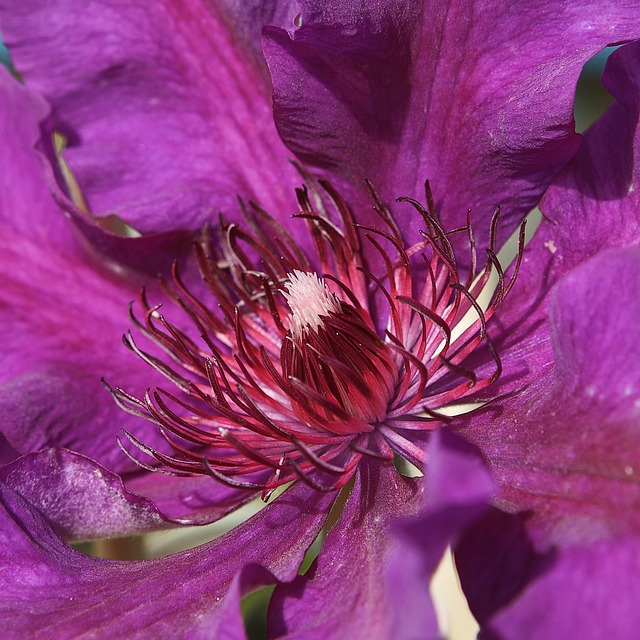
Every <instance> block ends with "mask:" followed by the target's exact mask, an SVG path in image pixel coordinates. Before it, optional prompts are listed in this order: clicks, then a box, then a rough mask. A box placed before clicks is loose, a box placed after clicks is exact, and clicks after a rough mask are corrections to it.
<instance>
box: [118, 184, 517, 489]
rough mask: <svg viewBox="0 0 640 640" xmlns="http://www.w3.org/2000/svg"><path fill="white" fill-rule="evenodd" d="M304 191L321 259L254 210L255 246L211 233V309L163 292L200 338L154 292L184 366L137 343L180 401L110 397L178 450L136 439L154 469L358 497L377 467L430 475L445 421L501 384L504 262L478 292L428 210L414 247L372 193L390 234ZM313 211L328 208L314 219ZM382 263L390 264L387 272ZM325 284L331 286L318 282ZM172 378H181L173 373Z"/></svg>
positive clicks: (204, 250)
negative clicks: (378, 463)
mask: <svg viewBox="0 0 640 640" xmlns="http://www.w3.org/2000/svg"><path fill="white" fill-rule="evenodd" d="M321 186H322V187H323V189H324V196H323V197H321V192H320V191H319V190H316V188H315V186H314V185H312V189H311V191H310V192H309V191H307V190H306V189H305V190H299V192H298V200H299V204H300V212H299V213H298V214H297V215H296V216H294V217H295V218H298V219H300V222H299V224H300V225H304V224H305V223H306V228H307V232H308V234H309V238H310V240H311V242H312V244H313V246H314V248H315V251H314V255H313V256H311V257H310V256H308V255H306V254H305V253H304V252H303V251H302V250H300V248H299V246H298V243H297V242H296V241H295V240H294V238H293V237H292V236H290V234H289V233H288V232H287V231H286V230H285V229H284V228H283V227H281V226H280V225H279V224H278V223H277V222H276V221H275V220H274V219H273V218H271V217H270V216H268V214H266V212H264V211H263V210H261V209H260V208H259V207H257V206H256V205H252V207H251V209H246V208H245V211H244V213H245V217H246V218H247V220H248V222H249V225H250V227H251V231H252V232H251V233H248V232H245V231H244V230H242V229H241V228H240V227H239V226H237V225H235V224H225V223H224V222H221V223H220V226H219V228H218V230H217V233H218V238H217V239H216V242H213V243H212V242H211V241H210V239H209V230H208V229H205V230H204V231H203V234H202V237H201V239H200V241H199V243H198V244H197V245H196V258H197V260H198V265H199V268H200V272H201V274H202V279H203V282H204V283H205V285H206V288H207V289H208V290H209V293H210V296H207V297H208V298H209V299H208V300H205V299H202V298H201V296H196V295H195V294H193V293H192V292H191V290H190V289H189V288H187V287H186V286H185V284H184V283H183V281H182V279H181V276H180V274H179V272H178V269H177V267H174V271H173V281H172V282H165V281H162V283H161V284H162V287H163V290H164V292H165V295H166V297H167V298H168V299H169V300H170V301H172V302H173V303H174V304H175V305H176V306H177V307H178V308H179V309H180V310H181V312H182V314H183V315H184V317H185V319H186V320H187V322H186V323H184V324H183V323H181V324H180V325H178V324H175V323H173V322H169V320H167V319H166V318H165V317H164V315H163V314H161V313H160V307H159V306H151V305H150V304H149V303H148V301H147V297H146V294H145V293H144V292H142V295H141V302H142V306H143V308H144V310H145V316H144V321H139V320H138V319H137V318H136V317H135V316H134V315H133V313H132V314H131V318H132V320H133V321H134V323H135V324H136V325H137V327H138V329H139V330H140V331H141V332H142V333H143V334H144V335H146V337H147V338H149V339H150V340H151V341H152V342H153V343H155V344H156V345H157V346H159V347H160V348H161V349H162V350H164V352H166V353H167V354H168V356H169V358H168V359H165V358H162V357H159V356H157V355H154V354H152V353H149V352H147V351H144V350H142V349H141V348H140V347H138V345H137V344H136V342H134V339H133V337H132V335H131V333H129V334H128V335H127V336H125V343H126V344H127V345H128V346H129V348H130V349H131V350H132V351H134V352H135V353H136V354H137V355H138V356H139V357H141V358H142V359H144V360H145V361H146V362H147V363H149V364H150V365H151V366H153V367H154V368H155V369H157V370H158V371H160V372H161V373H162V374H163V375H164V376H165V377H166V378H168V379H169V380H170V381H171V382H172V383H173V384H174V385H175V386H176V387H177V388H178V392H177V393H171V392H169V391H166V390H164V389H161V388H158V389H154V390H151V391H147V393H146V394H145V395H144V397H143V398H137V397H135V396H134V395H131V394H129V393H127V392H126V391H124V390H122V389H120V388H111V387H109V388H110V390H111V392H112V394H113V396H114V398H115V399H116V401H117V402H118V403H119V404H120V405H121V406H122V407H123V408H124V409H126V410H127V411H130V412H132V413H134V414H136V415H139V416H141V417H144V418H146V419H147V420H149V421H151V422H153V423H155V424H156V425H157V426H158V428H159V430H160V433H161V434H162V436H163V438H164V441H165V442H166V447H165V448H164V449H162V448H161V447H150V446H147V445H145V444H144V443H143V442H141V441H140V440H139V439H138V438H136V436H134V435H133V434H130V433H127V434H126V436H127V438H128V439H129V440H130V442H131V443H133V444H134V445H135V446H136V447H137V448H138V449H139V450H141V451H142V452H143V453H145V454H147V455H148V456H150V457H151V459H152V463H151V464H147V463H144V462H142V461H140V460H138V459H136V458H134V457H133V456H132V454H131V453H129V452H128V450H127V449H126V448H125V447H124V446H123V445H122V444H121V446H122V448H123V450H124V451H125V453H126V454H127V455H129V456H130V457H131V458H132V459H134V460H135V462H136V463H137V464H139V465H141V466H143V467H145V468H147V469H151V470H160V471H164V472H165V473H172V474H174V475H178V476H191V475H209V476H212V477H214V478H216V479H217V480H219V481H221V482H224V483H226V484H228V485H231V486H233V487H244V488H247V489H254V490H255V489H260V490H262V492H263V497H265V498H266V497H267V496H268V495H269V494H270V493H271V492H272V491H273V489H275V488H276V487H277V486H279V485H282V484H284V483H287V482H290V481H292V480H295V479H300V480H302V481H304V482H306V483H307V484H309V485H311V486H312V487H314V488H316V489H319V490H326V491H333V490H337V489H339V488H340V487H342V486H344V485H345V484H346V483H347V482H348V480H349V478H350V477H351V476H352V474H353V472H354V471H355V469H356V468H357V465H358V463H359V461H360V460H361V459H362V457H363V456H372V457H376V458H379V459H382V460H387V461H388V462H389V463H391V462H392V461H393V459H394V454H398V455H400V456H402V457H404V458H406V459H408V460H409V461H410V462H412V463H414V464H416V465H421V464H422V463H423V462H424V454H423V451H424V444H425V439H426V438H427V437H428V433H429V431H430V430H431V429H433V428H434V427H436V426H438V425H439V424H441V423H442V421H444V420H446V417H444V416H443V415H442V413H441V411H442V409H443V408H445V407H449V406H451V405H455V404H457V403H461V402H468V401H470V400H473V397H474V395H475V394H477V393H478V392H479V391H481V390H483V389H485V388H486V387H487V386H488V385H490V384H491V383H492V382H493V381H494V380H495V379H496V378H497V377H498V376H499V375H500V371H501V366H500V360H499V358H498V356H497V354H496V353H495V350H494V349H493V347H492V346H491V342H490V341H489V338H488V336H487V331H486V325H487V321H488V320H489V319H490V317H491V316H492V315H493V313H494V312H495V309H496V308H497V307H498V306H499V305H500V303H501V302H502V300H503V299H504V296H505V295H506V294H507V293H508V291H509V289H510V288H511V286H512V284H513V282H514V280H515V276H516V274H517V271H518V268H519V265H520V260H521V257H522V251H523V244H524V226H523V227H522V228H521V230H520V243H519V251H518V259H517V261H516V265H515V268H514V272H513V274H512V277H511V279H510V281H509V283H508V284H506V283H505V276H504V273H503V271H502V267H501V266H500V263H499V262H498V260H497V258H496V256H495V252H494V250H495V247H494V244H495V240H494V239H495V221H496V219H497V218H496V217H494V222H493V223H492V234H491V238H492V239H491V246H490V248H489V249H488V251H487V253H488V256H489V258H488V261H487V263H486V266H485V267H484V269H483V270H482V271H480V272H479V273H477V274H476V272H475V265H476V259H475V246H474V241H473V234H472V232H471V227H470V224H469V223H468V224H467V226H465V227H464V228H463V229H458V230H456V231H455V233H460V232H466V234H467V237H468V240H469V244H470V246H471V258H470V260H469V263H470V265H471V266H470V269H469V272H468V274H467V278H466V279H465V280H464V281H463V280H462V279H461V278H460V276H459V274H458V270H457V266H456V259H455V255H454V251H453V247H452V244H451V242H450V239H449V235H450V234H447V233H445V231H444V230H443V229H442V227H441V226H440V225H439V223H438V221H437V220H436V218H435V216H434V214H433V203H432V199H431V197H430V193H429V192H427V201H428V204H427V207H424V206H423V205H421V204H420V203H418V202H416V201H413V200H409V199H400V200H401V201H405V202H409V203H410V204H411V205H412V206H413V207H414V208H415V209H416V211H417V212H418V214H419V216H420V217H421V219H422V221H423V223H424V229H423V231H421V232H420V239H419V241H418V242H417V243H415V244H413V245H410V246H406V245H405V244H404V241H403V239H402V237H401V235H400V232H399V230H398V228H397V227H396V225H395V222H394V220H393V217H392V215H391V213H390V211H389V210H388V209H387V208H386V207H385V206H384V205H383V204H382V203H381V201H380V199H379V198H378V196H377V194H376V193H375V192H374V191H373V189H372V188H371V189H370V191H371V196H372V199H373V203H374V205H375V210H376V211H377V213H378V216H379V218H380V221H381V226H380V227H377V226H363V225H358V224H356V223H355V222H354V220H353V218H352V215H351V212H350V210H349V208H348V207H347V205H346V203H345V202H344V201H343V200H342V198H341V197H340V196H339V194H338V193H337V192H336V191H335V190H334V189H333V188H332V187H331V185H329V184H328V183H321ZM312 202H313V205H312ZM363 240H366V242H367V250H368V257H369V262H371V261H372V259H374V258H375V256H376V255H377V257H378V258H379V260H380V262H381V264H382V272H381V273H380V274H378V275H375V274H374V273H373V272H372V271H371V270H370V269H369V267H368V266H367V262H366V261H365V258H364V251H363V244H362V243H363ZM318 274H322V275H321V276H319V275H318ZM483 343H484V344H485V346H486V347H487V349H486V353H487V354H489V357H490V358H493V360H494V362H495V366H494V370H493V372H492V373H489V374H487V375H486V376H485V377H482V378H478V377H477V376H476V374H475V373H474V372H473V371H471V370H470V369H469V368H468V367H466V366H465V362H466V361H467V359H468V358H469V356H470V355H471V354H472V353H474V352H475V351H476V350H477V349H478V348H479V347H480V346H481V345H482V344H483ZM170 363H171V364H170Z"/></svg>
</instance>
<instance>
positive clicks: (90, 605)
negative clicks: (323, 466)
mask: <svg viewBox="0 0 640 640" xmlns="http://www.w3.org/2000/svg"><path fill="white" fill-rule="evenodd" d="M2 496H3V503H4V506H5V508H6V509H7V511H4V510H3V511H2V514H0V517H1V518H2V523H1V526H0V538H1V542H2V544H1V545H0V564H1V566H2V567H3V571H2V573H1V575H0V581H1V588H0V611H2V617H3V619H4V620H5V627H4V629H3V631H4V633H5V634H6V637H9V638H22V637H27V636H28V637H37V636H38V634H43V635H44V634H46V635H47V637H49V638H63V637H66V638H68V637H78V636H81V635H83V634H85V635H87V636H89V635H94V636H100V637H119V638H124V637H126V638H158V637H172V638H187V637H189V638H191V637H196V638H198V637H199V638H204V637H213V636H212V635H211V633H212V629H215V628H216V626H217V620H216V618H217V612H218V607H219V604H220V603H221V601H222V599H223V597H224V595H225V593H226V591H227V589H228V588H229V585H230V584H231V582H232V580H233V578H234V576H236V575H237V574H238V572H240V571H241V569H242V568H243V567H248V568H247V569H245V570H244V571H243V573H242V575H241V576H240V580H241V592H242V589H250V588H255V587H256V586H259V585H260V584H265V582H266V581H267V578H268V574H267V573H266V572H265V570H264V569H266V570H268V571H269V572H270V573H271V574H272V575H273V579H274V580H291V579H292V578H293V577H294V576H295V575H296V573H297V570H298V566H299V564H300V562H301V561H302V558H303V556H304V553H305V552H306V549H307V547H308V546H309V545H310V544H311V543H312V542H313V540H314V538H315V537H316V535H317V533H318V531H319V529H320V527H321V526H322V524H323V523H324V520H325V518H326V514H327V512H328V509H329V508H330V506H331V502H332V500H333V497H334V496H333V495H330V496H327V495H324V494H323V495H320V494H318V493H317V492H315V491H313V490H310V489H309V488H307V487H305V486H304V485H298V486H295V487H293V488H291V489H289V490H288V491H287V492H286V493H285V494H284V495H282V496H280V497H279V498H278V499H277V500H276V501H275V502H274V503H273V504H272V505H270V506H268V507H267V508H265V509H264V510H263V511H261V512H260V513H259V514H257V515H256V516H254V517H253V518H252V519H251V520H249V521H247V522H246V523H244V524H242V525H240V526H239V527H238V528H236V529H235V530H233V531H232V532H230V533H229V534H227V535H225V536H223V537H222V538H219V539H218V540H215V541H213V542H211V543H208V544H205V545H203V546H201V547H198V548H196V549H192V550H189V551H186V552H184V553H180V554H177V555H174V556H169V557H166V558H159V559H157V560H150V561H146V562H115V561H110V560H101V559H96V558H90V557H87V556H84V555H82V554H81V553H79V552H77V551H74V550H73V549H71V548H70V547H68V546H66V545H65V544H64V543H63V542H62V541H61V540H60V538H58V536H57V535H56V534H55V533H54V532H53V530H52V529H51V527H50V526H49V525H48V524H47V522H46V521H45V520H43V519H42V516H41V515H40V514H39V512H38V511H37V510H36V509H34V508H33V507H32V506H30V505H29V504H28V503H27V502H25V501H24V500H23V499H22V498H20V496H18V495H17V494H15V493H13V492H12V491H11V490H10V489H7V488H5V487H2ZM255 564H259V565H262V566H263V567H264V569H260V568H258V567H254V566H251V565H255ZM234 595H237V592H236V594H233V593H232V594H231V601H230V602H227V603H226V606H225V605H223V606H222V608H221V614H222V615H223V620H225V621H226V622H229V621H232V622H233V624H235V625H236V628H235V629H229V630H228V631H233V632H234V634H231V633H230V637H236V638H237V637H242V635H241V629H238V628H237V625H238V624H239V622H238V618H237V617H234V616H233V615H230V610H231V611H232V610H233V607H234V605H235V602H234V601H233V599H234ZM236 602H237V598H236ZM207 631H208V632H209V634H207Z"/></svg>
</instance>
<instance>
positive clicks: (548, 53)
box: [264, 0, 638, 229]
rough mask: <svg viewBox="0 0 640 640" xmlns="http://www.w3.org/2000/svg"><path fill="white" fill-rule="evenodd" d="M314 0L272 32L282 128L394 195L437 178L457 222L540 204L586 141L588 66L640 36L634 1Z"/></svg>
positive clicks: (315, 159)
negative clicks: (579, 123) (582, 136)
mask: <svg viewBox="0 0 640 640" xmlns="http://www.w3.org/2000/svg"><path fill="white" fill-rule="evenodd" d="M301 5H302V26H301V27H299V28H298V29H297V30H295V31H293V32H285V31H284V30H282V29H276V28H269V29H267V30H266V32H265V33H266V35H265V45H264V47H265V55H266V57H267V61H268V64H269V67H270V69H271V73H272V76H273V84H274V104H275V115H276V121H277V123H278V128H279V131H280V133H281V135H282V137H283V139H284V140H285V142H286V143H287V144H288V146H289V147H290V148H291V149H292V150H293V151H294V152H295V153H296V154H297V155H298V156H299V157H301V158H302V159H303V160H304V161H305V162H307V163H309V164H312V165H316V166H320V167H324V168H328V169H330V170H333V171H334V172H337V173H339V174H340V175H344V176H347V177H349V178H351V180H352V181H354V182H356V183H359V182H360V181H361V180H362V178H363V177H365V176H366V177H369V178H371V179H372V180H373V182H374V184H376V185H377V186H378V188H379V190H380V191H381V193H382V194H383V196H384V197H385V198H388V199H391V198H392V197H394V196H398V195H409V196H413V197H420V196H421V195H422V185H423V183H424V180H425V179H426V178H428V179H429V180H430V181H431V185H432V187H433V190H434V194H435V197H436V202H437V204H438V208H439V211H440V213H441V215H442V217H443V219H444V221H445V223H446V226H453V225H455V224H456V222H458V223H461V222H463V221H464V216H465V215H466V212H467V209H468V208H471V209H472V210H473V213H474V215H475V216H476V220H477V219H478V217H480V219H482V220H486V219H487V218H488V216H489V215H490V214H491V212H492V211H493V209H494V208H495V207H496V205H497V204H500V205H502V207H503V211H504V212H505V218H506V221H513V220H519V219H521V218H522V217H523V216H524V214H526V213H527V212H528V211H529V210H530V209H531V208H532V207H533V205H535V203H536V202H537V200H538V199H539V197H540V195H541V194H542V192H543V190H544V188H545V187H546V186H547V185H548V184H549V181H550V179H551V178H552V177H553V176H554V174H555V173H557V171H558V170H559V169H561V168H562V166H563V165H564V164H565V163H566V162H567V160H569V159H570V158H571V156H572V155H573V154H574V153H575V151H576V149H577V146H578V144H579V136H578V135H577V134H575V132H574V123H573V99H574V93H575V85H576V81H577V79H578V76H579V74H580V71H581V68H582V66H583V64H584V63H585V62H586V61H587V60H588V59H589V58H590V57H591V56H592V55H594V54H595V53H596V52H598V51H599V50H600V49H602V48H603V47H604V46H605V45H607V44H609V43H612V42H620V41H622V40H624V39H632V38H635V37H636V36H637V33H638V32H637V10H636V9H637V8H636V7H635V5H633V3H631V4H626V5H620V3H619V2H614V1H613V0H605V1H601V2H596V3H593V2H590V3H585V2H582V3H555V4H554V5H553V8H552V9H551V10H550V8H549V3H548V2H542V1H538V2H534V3H531V2H528V3H515V4H514V3H513V2H507V1H506V0H505V1H504V2H501V3H499V4H496V3H495V2H475V3H473V5H472V6H470V5H469V4H468V3H460V2H445V3H425V4H424V6H423V4H422V3H420V2H410V3H406V2H399V1H394V2H386V3H373V4H372V3H365V4H363V3H360V2H337V1H330V2H327V1H326V0H322V2H319V1H317V0H307V1H305V2H301ZM497 34H499V36H497ZM404 215H405V217H403V218H401V226H402V227H403V228H405V229H408V228H411V227H410V224H409V220H410V219H409V218H407V217H406V215H408V214H404Z"/></svg>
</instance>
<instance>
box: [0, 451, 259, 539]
mask: <svg viewBox="0 0 640 640" xmlns="http://www.w3.org/2000/svg"><path fill="white" fill-rule="evenodd" d="M0 479H2V481H3V482H5V483H6V484H7V486H9V487H10V488H11V489H13V490H14V491H16V492H17V493H19V494H20V495H21V496H22V497H23V498H25V499H26V500H28V501H29V502H30V503H31V504H34V505H37V507H38V509H39V510H40V511H41V512H42V513H43V514H44V515H45V516H46V517H47V519H48V520H49V521H50V522H51V523H53V524H54V525H55V527H56V529H57V530H58V531H59V532H60V533H61V534H62V535H63V536H64V537H65V538H66V539H68V540H87V539H92V538H110V537H115V536H123V535H136V534H138V533H143V532H145V531H150V530H155V529H160V528H167V527H169V526H171V524H172V523H176V524H207V523H209V522H213V521H214V520H218V519H219V518H221V517H222V516H225V515H226V514H227V513H230V512H231V511H233V510H235V509H236V508H237V507H239V506H241V505H242V504H245V503H246V502H248V501H250V500H252V499H253V498H254V497H255V494H253V493H252V492H250V491H246V490H239V489H232V488H230V487H227V486H225V485H222V484H220V483H218V482H216V481H215V480H213V479H211V478H206V477H197V478H181V479H177V478H174V477H170V476H164V475H162V474H159V473H148V472H144V471H141V472H140V473H139V474H137V475H133V476H132V477H131V478H128V479H126V480H125V481H124V484H123V479H122V478H120V477H119V476H117V475H116V474H114V473H113V472H111V471H109V470H108V469H105V468H104V467H102V466H101V465H99V464H98V463H96V462H95V461H93V460H91V459H89V458H87V457H85V456H82V455H80V454H78V453H75V452H72V451H68V450H66V449H46V450H42V451H38V452H37V453H31V454H28V455H25V456H22V457H21V458H19V459H17V460H14V461H12V462H11V463H9V464H6V465H5V466H4V467H2V468H0Z"/></svg>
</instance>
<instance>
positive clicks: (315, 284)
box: [283, 269, 340, 340]
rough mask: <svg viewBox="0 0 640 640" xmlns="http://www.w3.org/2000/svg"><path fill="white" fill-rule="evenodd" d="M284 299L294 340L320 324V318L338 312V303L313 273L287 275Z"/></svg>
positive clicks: (299, 272)
mask: <svg viewBox="0 0 640 640" xmlns="http://www.w3.org/2000/svg"><path fill="white" fill-rule="evenodd" d="M284 286H285V289H286V292H283V293H284V297H285V299H286V301H287V304H288V305H289V309H291V316H290V322H289V325H290V326H289V328H290V329H291V335H292V337H293V339H294V340H299V339H300V338H302V337H303V336H304V334H305V333H306V332H307V331H309V330H314V329H317V328H318V327H319V326H320V325H321V324H322V317H323V316H328V315H329V314H330V313H339V312H340V301H339V300H338V298H336V296H335V295H334V294H333V293H331V291H329V289H327V285H326V284H325V283H324V280H322V279H321V278H318V276H317V275H316V274H315V273H307V272H305V271H298V270H297V269H296V270H295V271H293V272H292V273H290V274H289V281H288V282H287V283H286V284H285V285H284Z"/></svg>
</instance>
